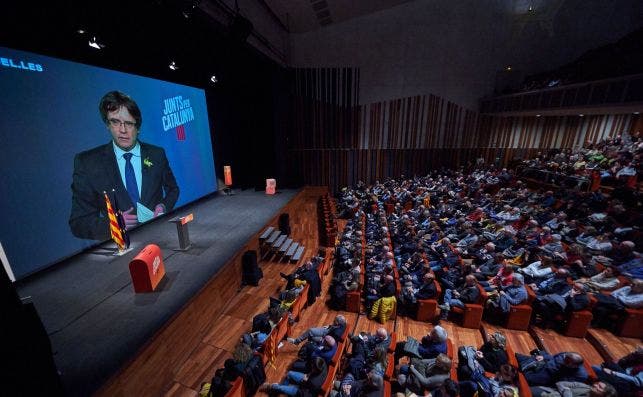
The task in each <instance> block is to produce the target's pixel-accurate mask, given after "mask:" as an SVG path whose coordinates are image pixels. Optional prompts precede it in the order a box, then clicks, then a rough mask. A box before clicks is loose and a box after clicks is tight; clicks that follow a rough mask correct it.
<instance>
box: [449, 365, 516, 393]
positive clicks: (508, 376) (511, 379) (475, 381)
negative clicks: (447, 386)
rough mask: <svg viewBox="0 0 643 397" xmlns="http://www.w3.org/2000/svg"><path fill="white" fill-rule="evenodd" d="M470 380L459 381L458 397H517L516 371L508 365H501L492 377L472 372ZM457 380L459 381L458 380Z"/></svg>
mask: <svg viewBox="0 0 643 397" xmlns="http://www.w3.org/2000/svg"><path fill="white" fill-rule="evenodd" d="M472 373H473V376H472V379H471V380H464V381H460V382H459V384H460V396H461V397H473V396H476V395H477V396H493V397H516V396H518V386H517V383H518V370H517V369H516V368H515V367H513V366H511V365H509V364H503V365H501V366H500V368H499V369H498V371H496V372H495V375H494V376H493V377H488V375H487V374H486V373H484V372H482V371H480V370H475V371H472ZM458 380H460V379H459V378H458Z"/></svg>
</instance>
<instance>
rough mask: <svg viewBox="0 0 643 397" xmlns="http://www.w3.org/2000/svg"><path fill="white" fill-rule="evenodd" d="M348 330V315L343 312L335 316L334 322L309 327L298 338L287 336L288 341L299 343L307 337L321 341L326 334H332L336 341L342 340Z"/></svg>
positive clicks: (313, 340)
mask: <svg viewBox="0 0 643 397" xmlns="http://www.w3.org/2000/svg"><path fill="white" fill-rule="evenodd" d="M345 330H346V317H344V316H343V315H342V314H338V315H337V316H335V319H334V320H333V323H332V324H330V325H327V326H325V327H313V328H308V329H307V330H306V331H304V332H303V333H302V334H301V335H299V336H298V337H297V338H287V340H288V342H290V343H292V344H294V345H298V344H300V343H301V342H303V341H304V340H306V339H309V340H311V341H312V342H316V343H321V342H322V340H323V339H324V336H326V335H330V336H332V337H333V339H335V340H336V341H338V340H341V337H342V335H343V334H344V331H345Z"/></svg>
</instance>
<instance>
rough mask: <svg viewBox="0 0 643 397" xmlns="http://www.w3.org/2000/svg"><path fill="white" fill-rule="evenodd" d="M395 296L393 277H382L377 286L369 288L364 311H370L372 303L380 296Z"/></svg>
mask: <svg viewBox="0 0 643 397" xmlns="http://www.w3.org/2000/svg"><path fill="white" fill-rule="evenodd" d="M391 296H395V279H394V278H393V276H391V275H386V276H384V277H382V281H381V282H380V283H379V284H378V285H377V288H371V289H370V290H369V291H368V293H367V295H366V300H365V306H366V313H370V311H371V307H372V306H373V303H374V302H375V301H376V300H378V299H380V298H388V297H391Z"/></svg>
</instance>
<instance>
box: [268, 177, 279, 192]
mask: <svg viewBox="0 0 643 397" xmlns="http://www.w3.org/2000/svg"><path fill="white" fill-rule="evenodd" d="M275 190H277V180H276V179H266V194H275Z"/></svg>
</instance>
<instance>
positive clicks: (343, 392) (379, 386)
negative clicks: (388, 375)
mask: <svg viewBox="0 0 643 397" xmlns="http://www.w3.org/2000/svg"><path fill="white" fill-rule="evenodd" d="M383 375H384V374H383V373H381V372H379V371H377V370H371V371H369V372H368V373H367V375H366V378H365V379H362V380H358V379H355V377H354V376H353V374H351V373H350V372H349V373H348V374H346V376H344V379H342V380H341V382H339V381H335V383H334V388H335V389H334V390H331V391H330V396H331V397H361V396H368V397H383V396H384V377H383Z"/></svg>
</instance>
